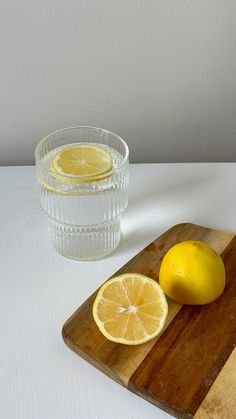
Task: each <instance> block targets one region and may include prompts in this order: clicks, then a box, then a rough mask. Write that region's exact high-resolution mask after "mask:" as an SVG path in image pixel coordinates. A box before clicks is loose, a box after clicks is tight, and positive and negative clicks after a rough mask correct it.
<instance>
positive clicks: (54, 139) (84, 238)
mask: <svg viewBox="0 0 236 419" xmlns="http://www.w3.org/2000/svg"><path fill="white" fill-rule="evenodd" d="M73 144H94V145H97V146H99V147H101V148H104V149H105V150H106V151H107V152H109V153H110V155H111V157H112V168H111V170H110V171H108V172H106V173H103V174H102V175H101V174H99V175H97V176H87V177H86V181H85V180H84V179H82V176H75V175H73V176H72V175H65V174H63V176H59V175H58V172H55V169H54V168H53V166H52V164H51V163H52V159H53V157H54V156H55V155H56V154H57V153H58V151H60V149H62V148H65V147H66V146H71V145H73ZM35 158H36V173H37V182H38V184H39V191H40V202H41V206H42V208H43V210H44V212H45V214H46V215H47V218H48V227H49V234H50V237H51V241H52V245H53V247H54V248H55V249H56V251H57V252H58V253H60V254H61V255H63V256H65V257H67V258H71V259H76V260H93V259H99V258H102V257H104V256H106V255H108V254H109V253H111V252H112V251H113V250H114V249H115V248H116V247H117V246H118V244H119V241H120V237H121V217H122V214H123V212H124V211H125V209H126V207H127V205H128V181H129V179H128V159H129V149H128V146H127V144H126V143H125V141H124V140H123V139H122V138H121V137H119V136H118V135H116V134H114V133H112V132H110V131H107V130H104V129H101V128H95V127H86V126H79V127H72V128H65V129H62V130H59V131H55V132H53V133H51V134H49V135H48V136H47V137H45V138H43V139H42V140H41V141H40V143H39V144H38V145H37V147H36V151H35Z"/></svg>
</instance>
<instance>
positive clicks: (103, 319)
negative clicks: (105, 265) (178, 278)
mask: <svg viewBox="0 0 236 419" xmlns="http://www.w3.org/2000/svg"><path fill="white" fill-rule="evenodd" d="M167 313H168V305H167V301H166V298H165V295H164V292H163V291H162V289H161V287H160V285H159V284H158V283H157V282H156V281H154V280H153V279H151V278H149V277H147V276H144V275H141V274H138V273H127V274H123V275H119V276H117V277H114V278H112V279H110V280H109V281H107V282H105V284H103V286H102V287H101V288H100V290H99V291H98V294H97V296H96V299H95V301H94V304H93V317H94V320H95V322H96V324H97V326H98V327H99V329H100V331H101V332H102V333H103V335H104V336H105V337H106V338H107V339H109V340H112V341H114V342H119V343H123V344H126V345H137V344H140V343H144V342H147V341H148V340H150V339H152V338H154V337H156V336H157V335H158V334H159V333H160V332H161V330H162V329H163V327H164V325H165V321H166V317H167Z"/></svg>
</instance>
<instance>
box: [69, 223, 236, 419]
mask: <svg viewBox="0 0 236 419" xmlns="http://www.w3.org/2000/svg"><path fill="white" fill-rule="evenodd" d="M189 239H193V240H203V241H204V242H206V243H208V244H210V245H211V246H212V247H213V248H214V249H215V250H216V251H217V252H218V253H220V254H221V256H222V258H223V260H224V263H225V267H226V275H227V285H226V289H225V291H224V293H223V295H222V296H221V297H220V298H219V299H218V300H216V301H215V302H213V303H211V304H207V305H205V306H181V305H180V304H177V303H175V302H174V301H172V300H168V304H169V316H168V321H167V324H166V328H165V330H164V332H163V333H162V334H161V336H159V337H157V338H155V339H153V340H151V341H149V342H147V343H144V344H142V345H137V346H126V345H121V344H117V343H113V342H110V341H109V340H107V339H106V338H105V337H104V336H103V335H102V334H101V332H100V331H99V330H98V328H97V326H96V324H95V322H94V320H93V317H92V304H93V301H94V298H95V296H96V293H97V291H96V292H95V293H94V294H93V295H91V297H89V298H88V300H87V301H85V302H84V304H83V305H82V306H81V307H80V308H79V309H78V310H77V311H76V312H75V313H74V314H73V315H72V316H71V317H70V318H69V319H68V320H67V322H66V323H65V325H64V326H63V331H62V334H63V339H64V341H65V343H66V344H67V345H68V346H69V347H70V348H71V349H72V350H73V351H75V352H76V353H77V354H79V355H80V356H81V357H83V358H84V359H86V360H87V361H88V362H89V363H90V364H92V365H94V366H95V367H96V368H98V369H99V370H101V371H102V372H104V373H105V374H107V375H108V376H109V377H111V378H112V379H114V380H115V381H117V382H118V383H120V384H122V385H123V386H125V387H126V388H128V389H129V390H131V391H133V392H134V393H136V394H138V395H139V396H141V397H143V398H144V399H146V400H148V401H149V402H151V403H153V404H155V405H156V406H158V407H159V408H161V409H163V410H165V411H167V412H168V413H170V414H172V415H174V416H176V417H178V418H192V417H194V418H197V419H203V418H206V419H209V418H214V419H217V418H219V419H230V418H232V419H235V418H236V348H235V346H236V236H235V234H233V233H226V232H222V231H217V230H212V229H209V228H205V227H200V226H197V225H194V224H188V223H184V224H179V225H176V226H174V227H173V228H171V229H170V230H168V231H167V232H166V233H164V234H163V235H162V236H161V237H159V238H157V239H156V240H155V241H154V242H153V243H151V244H149V245H148V246H147V247H146V248H145V249H143V250H142V251H141V252H140V253H139V254H138V255H136V256H135V257H134V258H133V259H132V260H130V261H129V262H128V263H127V264H126V265H125V266H123V267H122V268H121V269H120V270H119V271H118V272H116V273H115V274H114V275H118V274H121V273H125V272H139V273H142V274H144V275H148V276H150V277H151V278H154V279H158V272H159V267H160V263H161V261H162V259H163V256H164V254H165V253H166V251H167V250H168V249H169V248H170V247H171V246H173V245H174V244H175V243H178V242H181V241H183V240H189ZM114 275H113V276H114ZM107 279H108V278H104V280H107Z"/></svg>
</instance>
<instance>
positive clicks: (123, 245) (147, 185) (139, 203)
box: [114, 166, 218, 255]
mask: <svg viewBox="0 0 236 419" xmlns="http://www.w3.org/2000/svg"><path fill="white" fill-rule="evenodd" d="M185 167H186V166H185ZM148 175H149V174H148ZM217 178H218V176H217V172H215V173H210V174H209V172H207V170H204V171H202V172H201V173H188V170H181V171H180V173H179V176H178V177H177V178H176V177H173V178H171V179H170V177H168V179H167V181H165V184H162V183H161V179H157V181H156V182H153V179H152V181H151V182H149V181H148V177H147V175H145V173H141V177H140V173H139V175H138V176H137V177H136V178H135V179H132V183H131V192H130V200H129V206H128V209H127V211H126V223H127V224H128V225H131V227H130V228H129V229H128V231H127V233H126V234H124V235H123V236H122V238H121V242H120V245H119V247H118V248H117V250H116V251H115V253H114V254H116V255H122V254H125V253H126V252H127V251H132V250H133V249H137V247H139V248H142V247H145V246H146V245H147V244H148V243H150V242H151V241H153V240H155V238H156V237H158V235H160V234H161V233H162V232H163V225H164V228H166V226H171V225H172V222H173V224H176V218H178V219H179V221H177V222H186V221H188V222H198V223H201V217H202V215H203V212H204V204H205V201H206V199H207V202H208V205H209V206H211V205H213V201H212V202H209V184H212V185H213V184H214V183H215V182H217ZM199 197H201V199H202V204H203V207H202V211H199ZM173 203H174V204H173ZM185 204H186V205H185ZM176 205H177V207H178V212H179V213H178V212H177V213H173V211H176V208H175V206H176ZM185 206H186V207H187V213H188V216H187V219H186V212H185ZM182 207H183V210H182ZM155 211H156V212H155ZM144 212H145V216H146V217H147V218H148V220H147V226H145V225H144V222H145V221H144V220H145V219H143V222H142V223H141V222H140V225H137V222H138V220H140V218H141V217H142V214H143V213H144ZM156 214H158V215H157V216H155V215H156ZM157 217H158V218H159V220H160V223H158V224H157V221H156V220H157ZM135 219H137V222H135V221H134V220H135ZM150 219H151V220H153V221H152V222H151V225H150ZM167 228H168V227H167ZM139 244H140V246H137V245H139ZM141 246H142V247H141Z"/></svg>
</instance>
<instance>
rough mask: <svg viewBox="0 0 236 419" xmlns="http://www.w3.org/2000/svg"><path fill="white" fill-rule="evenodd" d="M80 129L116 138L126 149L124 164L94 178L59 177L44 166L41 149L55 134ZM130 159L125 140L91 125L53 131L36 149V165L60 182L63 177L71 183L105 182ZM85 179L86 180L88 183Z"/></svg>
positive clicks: (93, 176)
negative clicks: (104, 180)
mask: <svg viewBox="0 0 236 419" xmlns="http://www.w3.org/2000/svg"><path fill="white" fill-rule="evenodd" d="M78 129H81V130H82V129H90V130H91V131H95V130H97V131H100V132H103V133H106V134H109V135H111V136H112V137H115V138H116V139H117V140H119V141H120V143H121V144H122V145H123V146H124V149H125V155H124V157H123V159H122V162H121V163H120V164H119V166H118V167H116V168H115V169H114V168H113V167H112V169H111V170H109V171H108V172H105V173H102V174H98V175H92V176H88V175H67V174H61V175H59V174H58V172H56V171H54V170H53V169H51V168H48V167H46V165H44V163H42V159H41V158H40V157H39V149H40V147H41V146H42V145H43V144H44V143H45V142H46V141H47V140H48V139H49V138H50V137H51V136H52V135H54V134H59V133H63V132H65V131H73V130H78ZM84 143H86V141H84ZM101 144H102V143H101ZM128 158H129V147H128V145H127V143H126V142H125V140H123V138H122V137H120V136H119V135H118V134H115V133H114V132H113V131H109V130H107V129H104V128H99V127H95V126H90V125H76V126H71V127H66V128H61V129H58V130H56V131H53V132H51V133H49V134H47V135H46V136H45V137H43V138H42V139H41V140H40V141H39V143H38V144H37V146H36V148H35V160H36V165H39V166H41V167H42V166H43V167H44V169H45V170H46V171H47V172H48V173H49V174H51V175H52V177H54V178H57V179H58V180H60V179H59V178H60V177H61V178H63V179H65V180H68V181H71V182H72V183H73V181H75V180H77V181H79V180H81V181H84V182H85V183H87V181H88V182H91V181H96V180H103V179H104V178H107V177H110V176H111V175H112V174H113V173H116V172H117V171H119V170H120V169H121V168H122V167H123V166H124V165H125V163H126V162H127V161H128ZM84 179H86V181H85V180H84ZM62 181H63V180H62Z"/></svg>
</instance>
